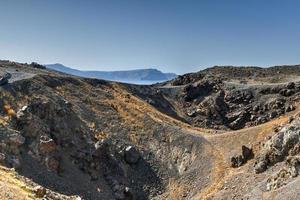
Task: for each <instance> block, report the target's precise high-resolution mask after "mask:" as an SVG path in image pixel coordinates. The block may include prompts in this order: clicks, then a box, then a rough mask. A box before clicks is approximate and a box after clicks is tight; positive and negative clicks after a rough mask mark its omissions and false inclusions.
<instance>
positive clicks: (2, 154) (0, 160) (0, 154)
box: [0, 153, 6, 163]
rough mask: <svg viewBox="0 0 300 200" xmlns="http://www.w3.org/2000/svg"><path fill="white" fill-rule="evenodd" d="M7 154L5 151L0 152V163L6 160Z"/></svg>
mask: <svg viewBox="0 0 300 200" xmlns="http://www.w3.org/2000/svg"><path fill="white" fill-rule="evenodd" d="M5 158H6V156H5V154H4V153H0V163H3V162H4V161H5Z"/></svg>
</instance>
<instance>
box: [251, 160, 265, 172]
mask: <svg viewBox="0 0 300 200" xmlns="http://www.w3.org/2000/svg"><path fill="white" fill-rule="evenodd" d="M267 167H268V165H267V163H266V162H265V161H260V162H258V163H257V164H256V165H255V167H254V171H255V173H257V174H260V173H262V172H264V171H266V170H267Z"/></svg>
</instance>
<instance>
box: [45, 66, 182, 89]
mask: <svg viewBox="0 0 300 200" xmlns="http://www.w3.org/2000/svg"><path fill="white" fill-rule="evenodd" d="M45 66H46V67H47V68H48V69H52V70H56V71H59V72H64V73H67V74H71V75H75V76H80V77H86V78H97V79H104V80H110V81H118V82H124V83H135V84H146V85H148V84H153V83H157V82H163V81H168V80H171V79H174V78H176V77H177V75H176V74H174V73H163V72H161V71H159V70H157V69H137V70H127V71H82V70H77V69H73V68H72V67H67V66H64V65H62V64H58V63H57V64H47V65H45Z"/></svg>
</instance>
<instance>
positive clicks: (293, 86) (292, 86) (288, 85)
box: [286, 82, 295, 89]
mask: <svg viewBox="0 0 300 200" xmlns="http://www.w3.org/2000/svg"><path fill="white" fill-rule="evenodd" d="M286 88H287V89H294V88H295V83H294V82H289V83H288V84H287V86H286Z"/></svg>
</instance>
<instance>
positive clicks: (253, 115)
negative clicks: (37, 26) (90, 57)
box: [0, 61, 300, 199]
mask: <svg viewBox="0 0 300 200" xmlns="http://www.w3.org/2000/svg"><path fill="white" fill-rule="evenodd" d="M285 69H286V70H285ZM268 70H269V71H268ZM274 70H275V72H274V74H272V73H273V71H274ZM227 71H229V72H227ZM248 71H249V73H248ZM278 71H279V72H278ZM233 72H234V73H233ZM238 72H241V73H242V74H243V75H242V76H243V78H245V79H247V81H249V82H245V80H244V81H242V82H240V81H237V80H240V78H241V75H240V73H238ZM246 72H247V73H248V75H247V73H246ZM252 72H253V73H254V74H256V75H255V78H254V76H253V73H252ZM269 72H270V73H269ZM271 72H272V73H271ZM7 73H10V74H11V78H10V79H9V81H8V82H4V83H3V84H2V85H1V86H0V95H1V100H0V108H1V109H0V124H1V125H0V163H1V165H2V166H3V168H1V169H3V170H0V178H1V180H3V182H5V181H6V182H7V183H12V182H17V183H18V184H15V185H14V184H7V185H6V188H4V189H2V188H3V187H1V189H0V190H1V193H2V194H5V195H8V196H9V195H11V197H12V198H13V199H18V198H17V196H18V195H15V194H22V196H24V198H25V199H36V198H42V197H44V198H46V199H262V198H265V199H276V198H278V199H279V198H283V197H282V195H284V194H285V195H286V196H284V198H287V199H297V198H299V195H297V194H296V193H293V192H291V190H293V189H295V190H296V188H298V187H299V185H298V182H299V180H298V178H297V177H298V168H299V166H298V163H299V161H298V156H297V155H298V153H299V148H298V143H299V141H300V140H299V138H298V136H299V133H298V132H299V131H298V128H299V115H297V113H298V97H299V91H300V89H299V88H300V83H298V81H297V74H298V67H275V68H270V69H260V68H232V67H229V68H227V67H225V68H224V67H221V68H220V67H218V68H212V69H208V70H204V71H201V72H199V73H196V74H188V75H185V76H182V77H178V78H177V79H175V80H173V81H170V82H167V83H165V84H158V85H152V86H139V85H129V84H120V83H114V82H107V81H102V80H97V79H86V78H78V77H73V76H71V75H67V74H62V73H58V72H53V71H48V70H47V69H45V68H44V67H43V66H40V65H38V64H35V63H33V64H31V65H27V64H20V63H14V62H8V61H1V62H0V74H3V75H4V74H7ZM218 73H220V74H222V76H220V75H219V74H218ZM263 74H265V75H263ZM276 74H277V75H278V77H279V78H280V81H279V79H277V80H276V81H274V79H273V78H274V76H275V75H276ZM281 78H282V79H281ZM250 81H251V83H250ZM262 83H263V84H262ZM9 169H14V170H15V171H16V172H14V174H11V173H10V170H9ZM276 177H280V178H276ZM24 187H26V188H27V189H26V190H24ZM2 190H3V191H2ZM0 197H1V196H0ZM4 198H6V197H4Z"/></svg>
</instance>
